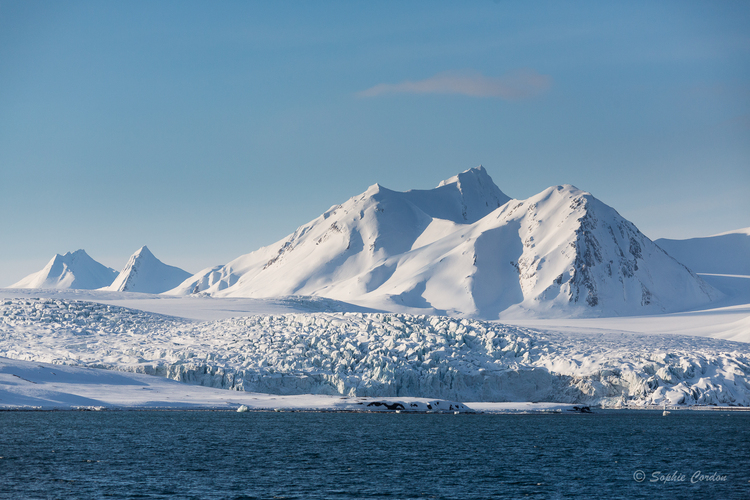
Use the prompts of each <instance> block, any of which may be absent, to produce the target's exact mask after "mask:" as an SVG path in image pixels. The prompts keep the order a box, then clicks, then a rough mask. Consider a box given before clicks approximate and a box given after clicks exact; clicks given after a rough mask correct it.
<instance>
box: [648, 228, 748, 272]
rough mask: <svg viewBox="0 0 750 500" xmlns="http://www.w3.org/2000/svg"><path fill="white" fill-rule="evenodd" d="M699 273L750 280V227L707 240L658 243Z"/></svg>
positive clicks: (693, 239)
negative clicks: (727, 275)
mask: <svg viewBox="0 0 750 500" xmlns="http://www.w3.org/2000/svg"><path fill="white" fill-rule="evenodd" d="M655 243H656V244H657V245H659V246H660V247H662V248H663V249H664V250H666V252H667V253H668V254H669V255H671V256H672V257H674V258H675V259H677V260H678V261H680V262H682V263H683V264H685V265H686V266H687V267H689V268H690V269H691V270H693V271H695V272H696V273H710V274H733V275H744V276H750V227H746V228H744V229H738V230H736V231H729V232H727V233H721V234H717V235H714V236H708V237H705V238H691V239H688V240H670V239H666V238H661V239H658V240H656V241H655Z"/></svg>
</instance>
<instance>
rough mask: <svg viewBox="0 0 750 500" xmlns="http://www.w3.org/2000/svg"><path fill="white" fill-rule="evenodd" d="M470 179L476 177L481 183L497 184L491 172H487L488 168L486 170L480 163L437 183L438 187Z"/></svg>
mask: <svg viewBox="0 0 750 500" xmlns="http://www.w3.org/2000/svg"><path fill="white" fill-rule="evenodd" d="M469 179H476V181H478V182H479V183H480V184H485V183H486V184H491V185H494V184H495V183H494V182H492V178H491V177H490V174H488V173H487V170H485V168H484V167H483V166H482V165H479V166H478V167H474V168H470V169H468V170H464V171H463V172H461V173H460V174H457V175H454V176H453V177H450V178H448V179H445V180H444V181H441V182H440V184H438V185H437V187H441V186H448V185H450V184H456V183H458V184H462V183H464V182H466V181H468V180H469Z"/></svg>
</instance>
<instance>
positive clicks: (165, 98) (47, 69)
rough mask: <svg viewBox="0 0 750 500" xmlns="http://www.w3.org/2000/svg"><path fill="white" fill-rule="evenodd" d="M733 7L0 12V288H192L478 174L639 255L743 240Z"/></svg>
mask: <svg viewBox="0 0 750 500" xmlns="http://www.w3.org/2000/svg"><path fill="white" fill-rule="evenodd" d="M748 27H750V2H744V1H721V0H719V1H713V2H708V1H700V2H691V1H687V0H682V1H675V2H670V1H660V2H652V1H647V2H646V1H644V2H637V1H636V2H598V1H593V2H584V1H571V2H544V1H540V2H520V1H512V0H496V1H491V0H486V1H477V2H433V1H430V2H419V1H414V2H403V3H402V2H324V1H321V2H301V1H298V2H294V1H284V2H250V1H248V2H230V1H224V2H208V1H206V2H192V1H174V2H172V1H164V0H162V1H158V2H153V1H137V0H134V1H128V2H110V1H106V0H97V1H84V2H77V1H64V0H63V1H54V2H53V1H44V2H38V1H34V0H23V1H6V0H0V214H2V217H0V286H9V285H10V284H12V283H14V282H15V281H17V280H19V279H21V278H22V277H24V276H26V275H27V274H29V273H31V272H34V271H37V270H39V269H41V268H42V267H43V266H44V265H45V264H46V263H47V261H49V259H51V258H52V257H53V256H54V254H56V253H60V254H62V253H65V252H68V251H74V250H77V249H79V248H83V249H85V250H86V251H87V253H89V255H91V256H92V257H93V258H94V259H96V260H98V261H99V262H102V263H103V264H105V265H107V266H110V267H112V268H115V269H117V270H119V269H121V268H122V267H123V266H124V265H125V263H126V261H127V259H128V257H129V256H130V255H131V254H132V253H133V252H135V251H136V250H137V249H138V248H139V247H141V246H142V245H148V247H149V248H150V249H151V251H152V252H153V253H154V254H155V255H156V256H157V257H158V258H159V259H161V260H162V261H164V262H165V263H167V264H171V265H176V266H179V267H182V268H184V269H185V270H187V271H189V272H198V271H199V270H201V269H203V268H205V267H209V266H213V265H218V264H225V263H226V262H228V261H230V260H232V259H234V258H236V257H238V256H240V255H242V254H245V253H248V252H250V251H253V250H255V249H257V248H259V247H261V246H265V245H268V244H270V243H273V242H274V241H277V240H279V239H281V238H283V237H284V236H286V235H287V234H289V233H291V232H293V231H294V229H296V228H297V227H298V226H300V225H302V224H304V223H306V222H308V221H310V220H312V219H314V218H315V217H317V216H318V215H320V214H321V213H323V212H324V211H325V210H327V209H328V208H329V207H330V206H332V205H335V204H339V203H342V202H344V201H345V200H347V199H348V198H350V197H352V196H355V195H357V194H359V193H361V192H363V191H365V190H366V189H367V187H368V186H370V185H372V184H375V183H379V184H381V185H384V186H386V187H388V188H391V189H395V190H400V191H405V190H408V189H429V188H432V187H434V186H436V185H437V184H438V183H439V182H440V181H441V180H443V179H446V178H448V177H451V176H453V175H455V174H457V173H458V172H461V171H463V170H466V169H468V168H472V167H475V166H478V165H480V164H481V165H483V166H484V167H485V168H486V169H487V171H488V173H489V174H490V176H492V178H493V180H494V181H495V183H496V184H497V185H498V186H499V187H500V189H501V190H502V191H503V192H505V193H506V194H507V195H508V196H511V197H513V198H517V199H524V198H527V197H529V196H531V195H533V194H536V193H538V192H540V191H542V190H543V189H545V188H546V187H548V186H552V185H558V184H573V185H575V186H577V187H578V188H580V189H583V190H585V191H588V192H590V193H592V194H593V195H594V196H596V197H597V198H599V199H600V200H602V201H603V202H605V203H607V204H609V205H611V206H612V207H614V208H615V209H616V210H617V211H618V212H619V213H620V214H621V215H623V216H624V217H625V218H627V219H629V220H630V221H632V222H633V223H634V224H636V226H638V228H639V229H641V231H643V232H644V233H645V234H646V235H647V236H648V237H650V238H652V239H656V238H661V237H666V238H691V237H698V236H707V235H711V234H716V233H720V232H723V231H729V230H733V229H738V228H744V227H748V226H750V196H748V191H750V189H749V188H750V29H748Z"/></svg>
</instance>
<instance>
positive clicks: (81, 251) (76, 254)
mask: <svg viewBox="0 0 750 500" xmlns="http://www.w3.org/2000/svg"><path fill="white" fill-rule="evenodd" d="M58 255H59V254H58ZM84 256H85V257H88V256H89V254H87V253H86V251H85V250H84V249H83V248H79V249H78V250H76V251H75V252H66V253H65V255H63V257H84Z"/></svg>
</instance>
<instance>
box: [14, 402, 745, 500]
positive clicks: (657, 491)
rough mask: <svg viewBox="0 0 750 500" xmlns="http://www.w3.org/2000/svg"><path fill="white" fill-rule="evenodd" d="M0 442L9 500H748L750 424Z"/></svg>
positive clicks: (355, 426)
mask: <svg viewBox="0 0 750 500" xmlns="http://www.w3.org/2000/svg"><path fill="white" fill-rule="evenodd" d="M0 429H1V430H0V456H2V459H0V498H3V499H6V498H8V499H24V498H42V499H48V498H50V499H51V498H82V499H89V498H196V499H204V498H205V499H213V498H229V499H250V498H289V499H293V498H326V499H328V498H332V499H359V498H387V499H397V498H444V499H451V498H461V499H463V498H477V499H484V498H603V499H613V498H628V499H629V498H648V499H654V498H656V499H659V498H664V499H672V498H717V499H733V498H742V499H748V498H750V412H698V411H678V412H672V414H671V415H669V416H667V417H664V416H662V415H661V413H660V412H647V411H630V412H616V411H603V412H599V413H595V414H593V415H581V414H557V415H554V414H551V415H545V414H541V415H540V414H531V415H440V414H429V415H408V414H363V413H253V412H250V413H234V412H195V411H194V412H182V411H163V412H158V411H149V412H139V411H106V412H0ZM659 471H661V474H656V475H654V473H655V472H659ZM640 473H642V475H641V474H640ZM675 473H676V474H675ZM696 473H697V475H696ZM711 474H714V475H713V476H711ZM701 475H703V477H701ZM711 477H713V479H714V480H713V481H711V480H708V479H709V478H711ZM637 478H643V480H642V481H641V482H638V481H637V480H636V479H637ZM655 478H661V480H657V481H652V480H653V479H655ZM722 478H723V479H722ZM680 479H682V480H680ZM701 479H702V480H701ZM717 479H718V480H717Z"/></svg>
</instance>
